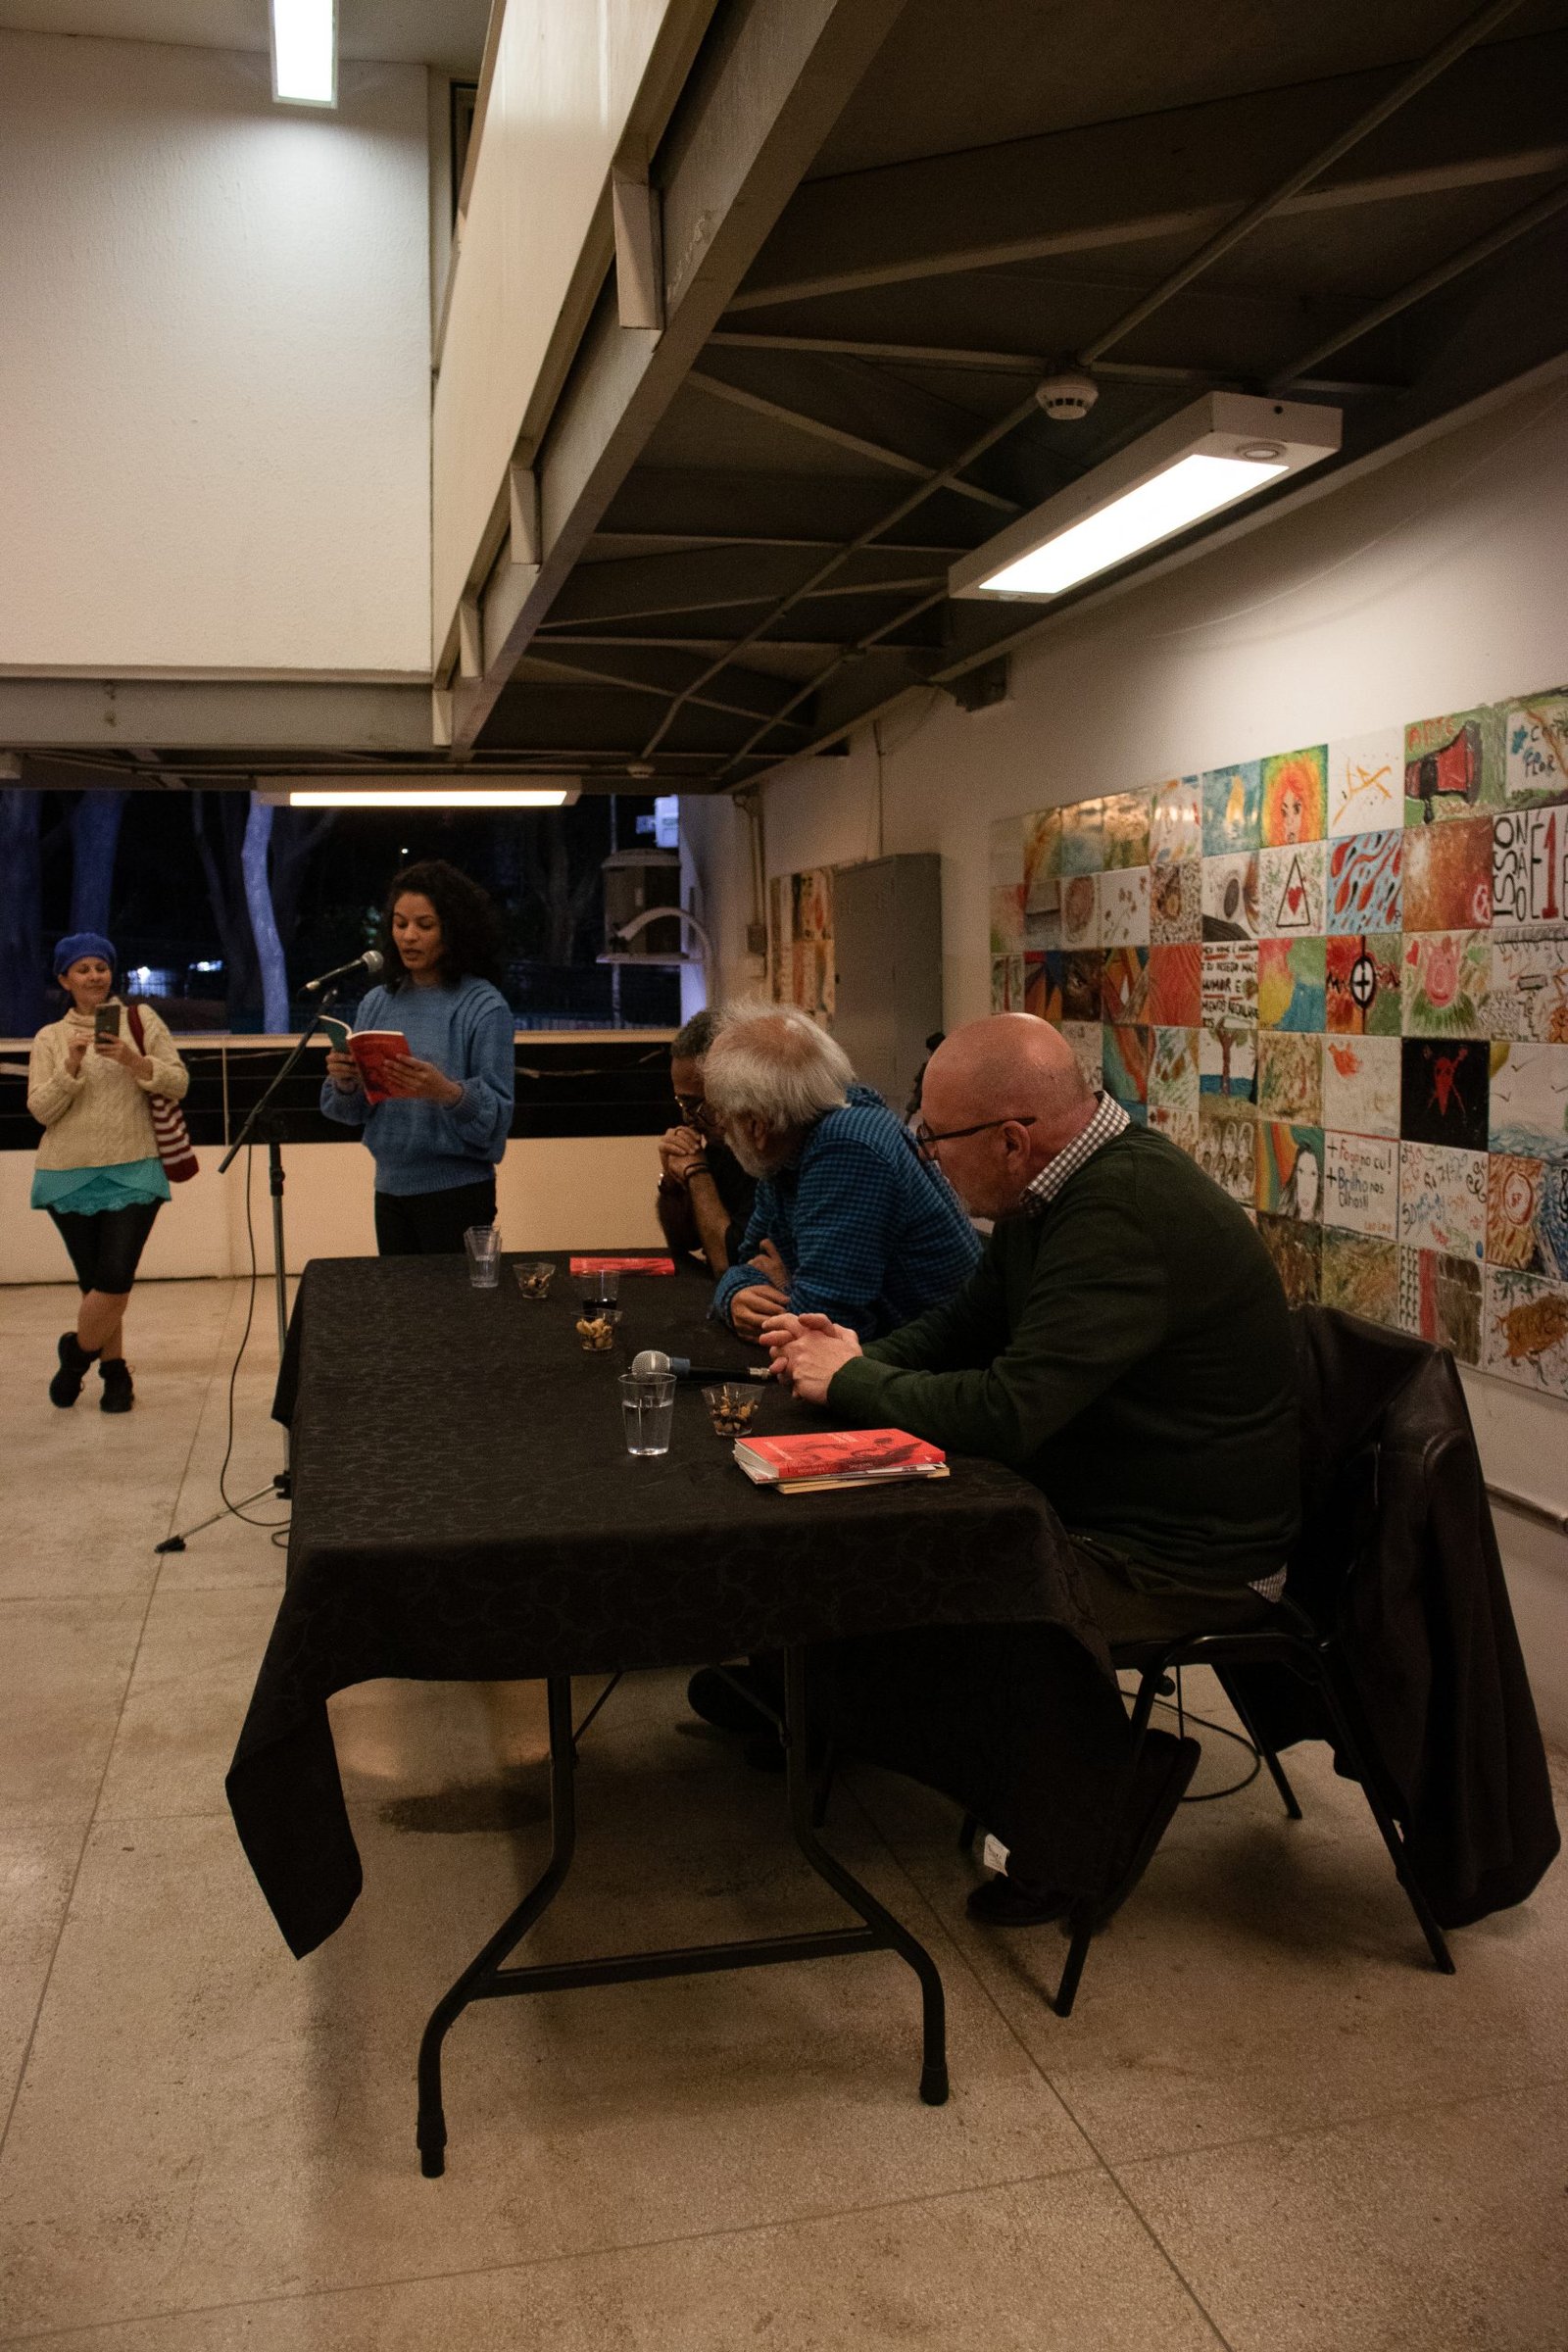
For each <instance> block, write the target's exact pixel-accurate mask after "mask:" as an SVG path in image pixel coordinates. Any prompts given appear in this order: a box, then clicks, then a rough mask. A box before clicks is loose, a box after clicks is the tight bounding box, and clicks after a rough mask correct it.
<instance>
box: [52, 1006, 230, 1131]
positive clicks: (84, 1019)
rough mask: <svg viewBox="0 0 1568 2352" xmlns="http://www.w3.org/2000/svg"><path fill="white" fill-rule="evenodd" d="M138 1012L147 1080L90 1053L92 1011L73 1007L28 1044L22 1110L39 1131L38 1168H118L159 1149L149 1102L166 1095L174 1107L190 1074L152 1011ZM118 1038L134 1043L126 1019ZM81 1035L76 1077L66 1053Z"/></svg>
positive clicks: (142, 1008)
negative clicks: (29, 1054) (148, 1065)
mask: <svg viewBox="0 0 1568 2352" xmlns="http://www.w3.org/2000/svg"><path fill="white" fill-rule="evenodd" d="M114 1001H115V1002H118V1001H119V1000H118V999H116V1000H114ZM137 1010H138V1012H139V1013H140V1015H141V1025H142V1035H143V1037H144V1038H145V1040H146V1051H147V1054H148V1056H149V1058H150V1059H151V1062H152V1065H153V1069H152V1076H151V1077H150V1078H133V1077H132V1076H131V1074H130V1072H129V1070H127V1069H126V1068H125V1067H124V1066H123V1063H121V1062H118V1061H114V1060H111V1058H110V1057H109V1055H108V1054H99V1053H96V1052H95V1051H94V1049H93V1044H92V1033H93V1023H92V1015H91V1013H80V1012H77V1011H76V1010H75V1009H74V1008H73V1009H72V1010H71V1011H70V1012H68V1013H67V1014H66V1016H65V1018H64V1020H60V1021H52V1022H51V1023H50V1025H49V1027H48V1028H47V1029H40V1030H39V1032H38V1034H37V1036H36V1037H35V1038H34V1039H33V1041H32V1057H31V1060H30V1061H29V1062H28V1065H27V1108H28V1109H29V1110H30V1111H31V1113H32V1115H33V1117H34V1118H35V1119H36V1120H37V1121H38V1124H39V1126H40V1127H42V1129H43V1130H44V1135H43V1141H42V1142H41V1143H40V1145H39V1146H38V1165H39V1167H40V1168H119V1167H123V1166H124V1164H125V1162H126V1161H127V1160H133V1159H151V1158H152V1157H153V1156H154V1155H155V1153H156V1152H157V1150H158V1145H157V1142H156V1140H155V1138H154V1136H153V1116H152V1112H151V1111H150V1110H149V1109H148V1107H147V1097H148V1096H149V1095H167V1096H168V1097H169V1099H170V1101H171V1102H172V1103H177V1102H178V1101H179V1100H180V1098H181V1097H182V1095H183V1094H184V1092H185V1089H186V1088H187V1087H188V1086H189V1084H190V1072H189V1070H187V1069H186V1067H185V1064H184V1063H183V1062H182V1061H181V1060H180V1058H179V1055H178V1054H177V1053H176V1052H175V1050H174V1043H173V1040H172V1037H171V1036H170V1034H169V1031H168V1029H167V1027H166V1026H165V1024H164V1022H163V1021H162V1020H160V1018H159V1016H158V1014H157V1013H156V1012H154V1011H153V1009H152V1006H151V1005H138V1006H137ZM121 1034H122V1036H123V1037H124V1038H125V1039H126V1041H127V1043H129V1044H131V1045H134V1044H135V1042H136V1041H135V1039H134V1038H133V1037H131V1034H130V1025H129V1023H128V1021H126V1020H124V1019H122V1022H121ZM78 1037H85V1038H86V1040H87V1051H86V1054H85V1055H84V1056H83V1058H82V1064H81V1067H80V1069H79V1070H78V1071H77V1072H76V1074H75V1076H74V1077H73V1076H72V1075H71V1072H70V1071H69V1070H68V1069H67V1067H66V1055H67V1054H68V1053H69V1051H70V1049H71V1047H72V1045H73V1042H74V1040H75V1039H76V1038H78Z"/></svg>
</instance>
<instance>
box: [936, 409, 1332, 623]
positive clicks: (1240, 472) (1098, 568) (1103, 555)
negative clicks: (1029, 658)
mask: <svg viewBox="0 0 1568 2352" xmlns="http://www.w3.org/2000/svg"><path fill="white" fill-rule="evenodd" d="M1339 446H1340V412H1339V410H1338V409H1330V408H1320V407H1318V406H1316V405H1315V404H1313V403H1309V402H1305V401H1288V400H1260V399H1254V398H1252V397H1250V396H1249V395H1246V394H1243V393H1239V392H1210V393H1207V394H1205V395H1204V397H1203V398H1202V399H1201V400H1196V401H1194V402H1193V404H1192V406H1191V407H1190V408H1186V409H1183V410H1182V411H1181V413H1180V415H1179V416H1176V417H1170V418H1168V419H1167V421H1166V422H1165V423H1164V424H1162V425H1157V426H1156V427H1155V428H1154V430H1153V431H1152V432H1151V433H1145V434H1143V435H1141V436H1140V438H1139V439H1138V440H1137V441H1134V442H1132V443H1130V444H1129V446H1128V447H1127V448H1126V449H1124V450H1122V451H1120V452H1119V453H1118V455H1117V456H1115V457H1113V458H1107V459H1106V461H1105V463H1104V465H1103V466H1095V467H1094V468H1093V469H1092V470H1091V471H1090V472H1088V473H1086V474H1085V475H1084V476H1083V478H1082V479H1081V480H1080V481H1076V482H1074V483H1073V484H1072V486H1071V488H1070V489H1067V490H1063V491H1060V492H1059V493H1058V494H1057V496H1056V497H1054V498H1052V499H1048V500H1047V501H1046V504H1045V505H1044V506H1043V507H1036V508H1035V509H1034V511H1033V512H1032V513H1031V514H1028V515H1020V516H1019V518H1018V520H1017V521H1016V522H1014V523H1009V524H1008V526H1007V528H1006V529H1005V531H1001V532H999V533H998V535H997V537H996V538H995V539H989V540H987V542H986V544H985V546H984V547H980V548H976V549H975V551H974V553H973V554H972V555H968V556H962V557H960V558H959V560H958V562H957V563H956V564H954V566H953V568H952V570H951V571H950V572H949V574H948V593H949V594H950V595H951V596H956V597H992V598H997V599H1001V600H1014V601H1019V602H1023V603H1048V602H1049V601H1050V600H1051V598H1053V597H1056V596H1060V595H1062V594H1063V593H1064V591H1065V590H1067V589H1069V588H1076V587H1077V586H1078V585H1079V583H1080V582H1081V581H1083V580H1088V579H1093V578H1094V577H1095V575H1096V574H1097V573H1098V572H1103V571H1110V570H1112V569H1114V567H1115V566H1116V565H1117V564H1125V563H1126V562H1127V561H1128V560H1129V558H1131V557H1133V556H1136V555H1139V554H1141V553H1142V552H1143V550H1144V549H1145V548H1149V547H1155V546H1157V545H1158V544H1159V542H1160V541H1161V540H1162V539H1173V538H1175V537H1176V536H1177V534H1178V533H1179V532H1182V531H1185V530H1190V529H1191V528H1192V526H1193V524H1194V523H1195V522H1201V521H1202V520H1203V519H1204V517H1205V516H1207V515H1217V514H1219V513H1220V512H1221V511H1222V509H1224V508H1226V507H1233V506H1235V505H1236V504H1237V503H1238V501H1239V500H1241V499H1244V498H1250V497H1252V496H1254V495H1255V493H1256V492H1257V491H1259V490H1262V489H1265V488H1266V487H1267V486H1268V484H1269V483H1270V482H1276V481H1279V480H1280V479H1281V478H1282V477H1283V476H1284V475H1286V474H1290V473H1299V472H1300V471H1301V470H1302V469H1303V468H1304V467H1305V466H1315V465H1317V464H1318V463H1319V462H1320V460H1322V459H1323V458H1326V457H1330V456H1332V455H1333V453H1334V451H1335V450H1337V449H1338V448H1339Z"/></svg>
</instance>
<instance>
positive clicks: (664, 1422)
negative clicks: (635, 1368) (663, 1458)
mask: <svg viewBox="0 0 1568 2352" xmlns="http://www.w3.org/2000/svg"><path fill="white" fill-rule="evenodd" d="M620 1409H621V1415H622V1418H623V1419H624V1421H625V1424H626V1451H627V1452H628V1453H636V1454H651V1453H667V1452H668V1451H669V1430H670V1423H671V1422H672V1421H673V1419H674V1417H675V1375H674V1373H673V1372H623V1373H622V1374H621V1376H620Z"/></svg>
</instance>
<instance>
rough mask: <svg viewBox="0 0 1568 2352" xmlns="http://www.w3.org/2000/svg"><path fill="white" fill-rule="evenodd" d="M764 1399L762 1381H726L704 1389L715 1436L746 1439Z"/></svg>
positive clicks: (704, 1396) (704, 1399) (704, 1398)
mask: <svg viewBox="0 0 1568 2352" xmlns="http://www.w3.org/2000/svg"><path fill="white" fill-rule="evenodd" d="M761 1401H762V1383H761V1382H760V1381H757V1380H726V1381H724V1382H722V1383H721V1385H720V1386H719V1387H717V1388H715V1389H705V1390H704V1391H703V1402H704V1403H705V1404H706V1405H707V1407H708V1417H709V1419H710V1421H711V1423H712V1424H713V1435H714V1437H715V1438H744V1437H745V1436H746V1435H747V1434H748V1432H749V1431H750V1429H751V1426H752V1423H753V1422H754V1421H755V1420H756V1418H757V1408H758V1406H759V1405H760V1403H761Z"/></svg>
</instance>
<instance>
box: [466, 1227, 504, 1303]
mask: <svg viewBox="0 0 1568 2352" xmlns="http://www.w3.org/2000/svg"><path fill="white" fill-rule="evenodd" d="M463 1246H464V1248H465V1250H466V1251H467V1252H468V1280H469V1281H470V1282H471V1283H472V1285H473V1287H474V1289H475V1290H476V1291H493V1290H494V1289H495V1288H496V1286H497V1284H498V1283H499V1282H500V1280H501V1228H500V1227H499V1226H498V1225H470V1226H469V1227H468V1230H467V1232H466V1234H465V1235H464V1237H463Z"/></svg>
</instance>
